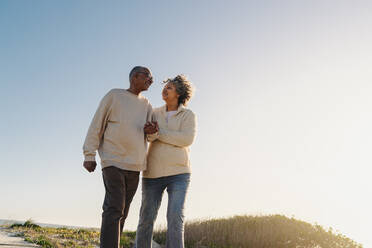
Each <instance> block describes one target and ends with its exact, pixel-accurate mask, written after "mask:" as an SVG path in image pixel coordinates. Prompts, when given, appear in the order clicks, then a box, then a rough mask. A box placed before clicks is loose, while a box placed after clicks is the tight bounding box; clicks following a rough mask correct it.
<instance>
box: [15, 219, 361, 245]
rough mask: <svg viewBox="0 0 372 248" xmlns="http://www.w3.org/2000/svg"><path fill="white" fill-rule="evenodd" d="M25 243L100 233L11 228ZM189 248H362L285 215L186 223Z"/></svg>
mask: <svg viewBox="0 0 372 248" xmlns="http://www.w3.org/2000/svg"><path fill="white" fill-rule="evenodd" d="M9 230H11V231H12V232H15V233H18V235H19V236H22V237H24V238H25V240H26V241H28V242H31V243H35V244H38V245H40V246H41V247H44V248H52V247H53V248H54V247H55V248H60V247H72V248H82V247H88V248H89V247H97V246H99V230H98V229H70V228H48V227H40V226H38V225H36V224H34V223H32V221H30V220H29V221H26V222H25V223H24V224H14V225H12V226H10V227H9ZM135 236H136V232H124V234H123V235H122V237H121V245H122V247H124V248H129V247H132V245H133V242H134V239H135ZM165 239H166V230H158V231H155V233H154V240H155V241H156V242H157V243H159V244H165ZM185 246H186V248H202V247H205V248H248V247H249V248H252V247H254V248H362V245H360V244H358V243H356V242H355V241H353V240H351V239H350V238H347V237H346V236H344V235H342V234H339V233H337V232H334V231H333V230H332V229H329V230H326V229H324V228H323V227H321V226H319V225H312V224H309V223H306V222H304V221H300V220H296V219H294V218H287V217H285V216H282V215H270V216H235V217H232V218H225V219H210V220H201V221H192V222H187V223H186V225H185Z"/></svg>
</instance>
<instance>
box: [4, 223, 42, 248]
mask: <svg viewBox="0 0 372 248" xmlns="http://www.w3.org/2000/svg"><path fill="white" fill-rule="evenodd" d="M18 247H34V248H35V247H39V246H37V245H34V244H31V243H28V242H26V241H24V238H22V237H15V236H14V234H12V233H10V232H7V231H6V228H4V227H0V248H18Z"/></svg>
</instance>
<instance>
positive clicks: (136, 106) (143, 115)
mask: <svg viewBox="0 0 372 248" xmlns="http://www.w3.org/2000/svg"><path fill="white" fill-rule="evenodd" d="M129 81H130V87H129V88H128V89H127V90H124V89H113V90H111V91H109V92H108V93H107V94H106V95H105V96H104V97H103V99H102V100H101V102H100V104H99V106H98V109H97V111H96V113H95V115H94V118H93V120H92V122H91V124H90V127H89V130H88V134H87V136H86V139H85V142H84V146H83V150H84V156H85V160H84V167H85V169H86V170H88V171H89V172H93V171H94V170H95V168H96V165H97V164H96V161H95V155H96V151H97V150H98V153H99V155H100V158H101V164H102V175H103V182H104V185H105V199H104V203H103V213H102V225H101V237H100V240H101V247H104V248H117V247H119V240H120V235H121V233H122V231H123V227H124V222H125V219H126V217H127V215H128V211H129V207H130V204H131V201H132V199H133V196H134V194H135V193H136V190H137V186H138V182H139V173H140V171H143V172H142V203H141V210H140V219H139V223H138V228H137V235H136V247H137V248H148V247H151V243H152V236H153V226H154V221H155V219H156V216H157V213H158V210H159V207H160V203H161V199H162V195H163V192H164V190H165V189H167V192H168V209H167V223H168V225H167V227H168V230H167V241H166V247H167V248H181V247H184V238H183V236H184V235H183V233H184V231H183V230H184V203H185V197H186V192H187V189H188V186H189V182H190V172H191V171H190V161H189V146H190V145H191V144H192V142H193V140H194V137H195V133H196V117H195V115H194V113H193V112H192V111H191V110H189V109H187V108H185V105H186V104H187V102H188V101H189V100H190V98H191V95H192V86H191V83H190V82H189V81H188V80H187V78H186V77H185V76H183V75H178V76H176V77H175V78H173V79H168V80H166V81H164V83H165V86H164V89H163V91H162V97H163V100H164V101H165V105H164V106H162V107H160V108H155V109H152V107H151V104H150V103H149V101H148V100H147V99H146V98H145V97H143V96H141V94H140V93H141V92H142V91H145V90H147V89H148V88H149V87H150V85H151V84H152V82H153V78H152V74H151V71H150V70H149V69H148V68H146V67H143V66H136V67H134V68H133V69H132V70H131V72H130V74H129ZM147 142H149V143H150V145H149V149H147Z"/></svg>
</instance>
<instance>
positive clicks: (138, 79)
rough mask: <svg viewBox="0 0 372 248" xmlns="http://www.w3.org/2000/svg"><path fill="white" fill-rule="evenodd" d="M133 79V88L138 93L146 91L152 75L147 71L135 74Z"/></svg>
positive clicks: (151, 80)
mask: <svg viewBox="0 0 372 248" xmlns="http://www.w3.org/2000/svg"><path fill="white" fill-rule="evenodd" d="M134 77H135V86H136V88H137V89H138V90H140V91H144V90H147V89H148V88H149V87H150V86H151V84H152V82H153V78H152V74H151V72H150V71H149V70H143V71H140V72H137V73H136V75H135V76H134Z"/></svg>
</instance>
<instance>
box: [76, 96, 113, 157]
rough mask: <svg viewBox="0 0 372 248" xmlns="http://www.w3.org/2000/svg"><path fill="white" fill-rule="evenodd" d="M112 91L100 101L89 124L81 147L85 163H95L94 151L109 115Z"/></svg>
mask: <svg viewBox="0 0 372 248" xmlns="http://www.w3.org/2000/svg"><path fill="white" fill-rule="evenodd" d="M112 102H113V91H112V90H111V91H110V92H108V93H107V94H106V95H105V96H104V97H103V99H102V100H101V102H100V104H99V106H98V108H97V111H96V113H95V114H94V117H93V120H92V122H91V123H90V126H89V129H88V133H87V136H86V138H85V142H84V145H83V152H84V157H85V161H95V156H96V151H97V149H98V147H99V145H100V142H101V139H102V136H103V133H104V131H105V128H106V123H107V120H108V118H109V116H110V113H111V107H112Z"/></svg>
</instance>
